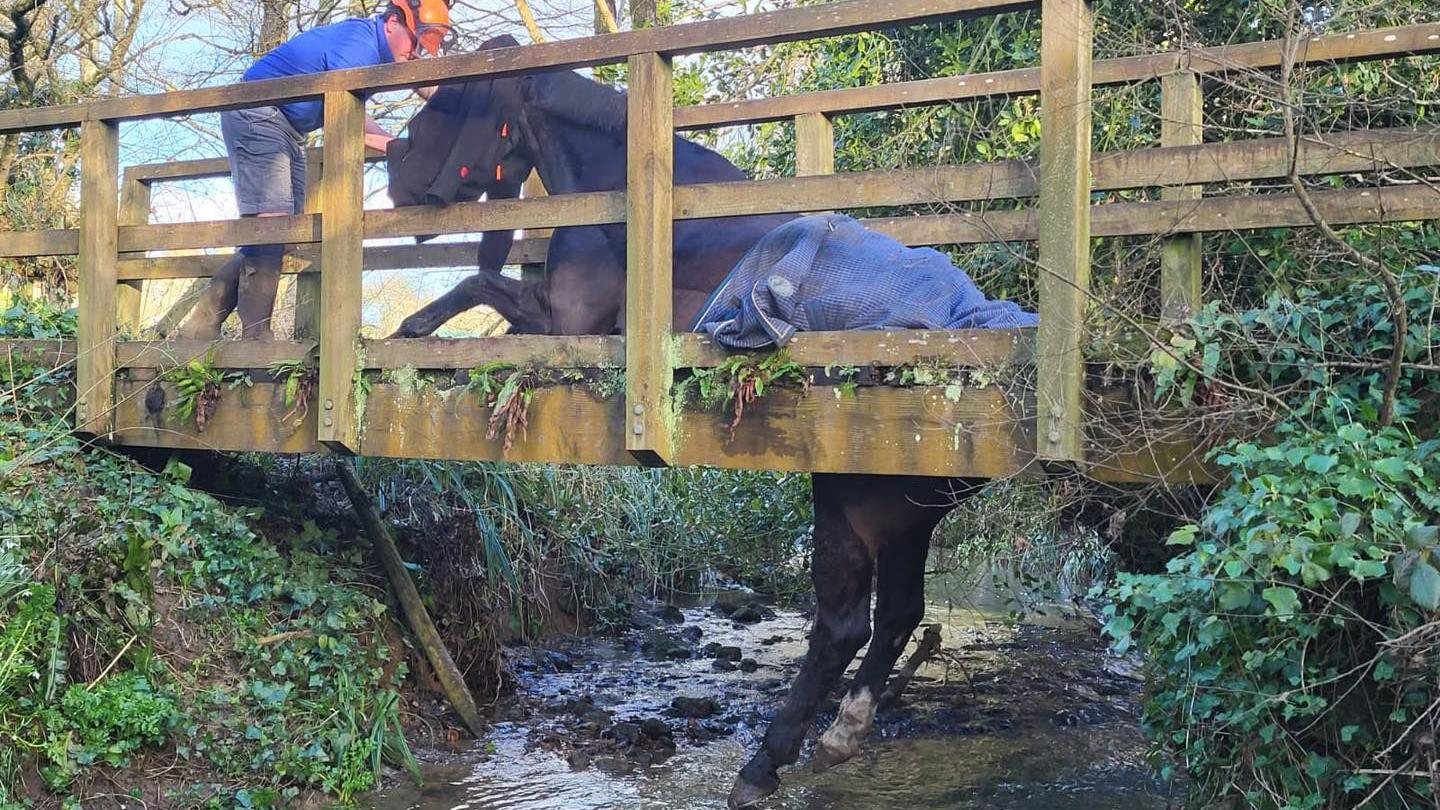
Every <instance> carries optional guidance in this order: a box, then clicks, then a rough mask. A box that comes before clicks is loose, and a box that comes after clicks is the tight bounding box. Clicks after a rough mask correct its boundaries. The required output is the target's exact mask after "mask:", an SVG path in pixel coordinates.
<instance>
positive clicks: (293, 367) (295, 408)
mask: <svg viewBox="0 0 1440 810" xmlns="http://www.w3.org/2000/svg"><path fill="white" fill-rule="evenodd" d="M269 371H270V373H271V374H272V375H274V377H275V379H276V380H278V381H281V382H282V383H283V384H284V385H285V397H284V402H285V407H286V408H287V409H288V410H287V411H286V413H285V415H284V416H283V417H281V421H289V420H291V419H295V420H296V421H303V420H304V419H305V415H306V414H307V413H309V411H310V401H311V400H312V399H314V398H315V388H316V386H317V385H319V382H320V369H319V368H318V367H317V366H316V365H315V364H314V363H312V362H310V360H308V359H304V360H279V361H276V362H274V363H271V364H270V367H269Z"/></svg>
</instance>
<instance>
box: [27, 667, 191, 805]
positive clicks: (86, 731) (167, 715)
mask: <svg viewBox="0 0 1440 810" xmlns="http://www.w3.org/2000/svg"><path fill="white" fill-rule="evenodd" d="M45 716H46V726H47V729H46V730H47V733H48V734H49V735H50V737H51V740H52V742H51V743H50V744H49V745H47V751H48V753H49V754H50V756H51V757H52V765H53V766H54V768H53V769H51V771H50V772H49V777H50V782H51V784H52V785H55V786H63V785H64V784H65V783H67V782H68V781H69V780H70V778H71V777H73V776H74V774H75V772H76V770H77V769H78V767H79V766H84V765H92V764H95V763H97V762H104V763H105V764H107V765H113V766H115V767H125V766H127V765H129V764H130V756H131V754H132V753H133V752H135V751H138V750H139V749H141V748H143V747H145V746H157V745H160V744H161V743H163V742H164V741H165V739H166V737H167V735H168V734H169V732H170V730H171V729H173V728H174V727H175V725H176V724H177V723H178V722H179V720H180V716H179V713H178V711H177V709H176V707H175V701H174V699H173V698H172V697H170V696H169V695H165V694H161V693H157V692H156V691H155V689H154V687H152V686H151V684H150V681H149V680H148V679H146V678H145V676H143V675H140V674H137V673H133V672H132V673H126V674H123V675H116V676H112V677H110V678H107V679H105V680H104V681H102V682H100V683H98V684H94V685H89V686H87V685H85V684H78V683H77V684H71V685H70V686H69V688H67V689H66V690H65V694H64V696H63V697H62V698H61V700H60V706H59V708H58V709H55V708H50V709H47V710H46V712H45Z"/></svg>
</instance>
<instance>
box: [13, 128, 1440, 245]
mask: <svg viewBox="0 0 1440 810" xmlns="http://www.w3.org/2000/svg"><path fill="white" fill-rule="evenodd" d="M1298 160H1299V166H1300V171H1301V172H1302V173H1303V174H1305V175H1327V174H1345V173H1350V172H1361V171H1367V170H1374V169H1384V168H1407V167H1408V168H1413V167H1419V166H1433V165H1440V130H1436V129H1428V128H1427V129H1409V128H1402V129H1386V130H1370V131H1359V132H1345V133H1336V134H1334V135H1327V136H1325V138H1324V140H1323V141H1320V140H1314V139H1305V140H1302V143H1301V147H1300V149H1299V153H1298ZM1289 162H1290V150H1289V148H1288V147H1287V145H1286V143H1285V139H1284V138H1264V139H1256V140H1251V141H1231V142H1226V143H1211V144H1202V145H1199V146H1169V147H1160V148H1148V149H1135V150H1126V151H1119V152H1107V153H1103V154H1099V155H1096V156H1095V158H1094V159H1093V161H1092V163H1091V175H1092V178H1093V183H1092V188H1094V189H1095V190H1099V191H1110V190H1119V189H1128V188H1142V187H1151V186H1162V185H1167V186H1168V185H1193V184H1198V183H1223V182H1239V181H1248V180H1268V179H1275V178H1279V177H1284V176H1285V175H1286V174H1287V173H1288V171H1289ZM1037 190H1038V187H1037V184H1036V180H1035V174H1034V164H1033V163H1031V162H1029V161H1019V160H1009V161H995V162H992V163H981V164H967V165H961V166H936V167H930V168H923V169H903V170H891V171H881V172H855V173H850V174H840V175H829V176H813V177H786V178H777V179H773V180H757V181H748V182H735V183H707V184H703V185H691V186H676V187H675V194H674V200H675V202H674V208H675V212H674V214H675V218H676V219H705V218H712V217H727V216H745V215H751V214H771V213H781V212H803V211H817V210H830V209H835V208H864V207H871V206H902V205H913V204H926V203H936V202H963V201H978V200H993V199H1009V198H1021V197H1030V196H1034V194H1035V193H1036V192H1037ZM624 212H625V193H624V192H622V191H610V192H596V193H589V194H565V195H556V196H551V197H539V198H536V199H530V200H496V201H494V202H476V203H461V204H458V205H451V206H447V207H445V208H433V207H430V206H410V207H406V208H397V209H378V210H371V211H366V212H365V236H366V237H367V238H385V237H404V236H410V235H412V234H417V233H426V234H449V233H470V232H474V231H475V230H476V229H477V227H478V226H479V225H480V223H484V227H486V228H490V229H497V230H498V229H510V228H516V229H519V228H525V227H531V228H552V227H562V226H566V225H595V224H603V223H613V222H621V221H623V220H624ZM319 223H320V219H319V217H318V216H317V215H313V214H297V215H294V216H288V217H266V218H263V219H241V220H225V221H217V222H196V223H177V224H168V225H129V226H121V227H120V250H122V251H127V252H139V251H146V250H173V249H184V248H203V247H214V246H230V245H258V244H270V243H275V242H287V243H291V244H305V243H313V242H317V241H319V230H320V229H319ZM35 233H39V236H34V234H35ZM55 233H56V232H51V231H47V232H18V233H10V234H0V256H31V255H38V253H37V251H36V249H35V248H36V247H37V246H41V245H47V246H50V247H52V248H58V247H62V245H60V242H61V241H62V240H61V239H59V238H58V237H56V236H55ZM32 236H34V241H33V242H32V241H31V239H30V237H32ZM62 252H63V251H62Z"/></svg>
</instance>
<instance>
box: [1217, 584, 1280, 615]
mask: <svg viewBox="0 0 1440 810" xmlns="http://www.w3.org/2000/svg"><path fill="white" fill-rule="evenodd" d="M1250 594H1251V588H1250V586H1249V585H1246V584H1244V583H1240V582H1226V583H1225V584H1223V585H1221V586H1220V609H1221V610H1239V609H1240V608H1243V607H1245V606H1246V605H1248V604H1250ZM1266 598H1267V599H1268V598H1269V597H1268V596H1267V597H1266Z"/></svg>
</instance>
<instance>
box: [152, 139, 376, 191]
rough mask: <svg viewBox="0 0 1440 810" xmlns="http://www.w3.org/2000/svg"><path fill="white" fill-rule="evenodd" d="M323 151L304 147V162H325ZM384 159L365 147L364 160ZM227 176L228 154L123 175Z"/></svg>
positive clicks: (169, 178)
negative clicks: (225, 156) (226, 156)
mask: <svg viewBox="0 0 1440 810" xmlns="http://www.w3.org/2000/svg"><path fill="white" fill-rule="evenodd" d="M324 151H325V150H323V149H321V148H320V147H318V146H317V147H311V148H309V149H306V150H305V165H307V166H310V167H315V166H323V165H325V156H324ZM384 159H385V153H383V152H381V151H379V150H377V149H370V148H368V147H367V148H366V150H365V162H366V163H379V162H381V161H383V160H384ZM229 176H230V159H229V158H223V157H218V158H199V159H196V160H172V161H169V162H167V163H142V164H139V165H136V166H128V167H126V169H125V179H126V180H127V181H134V182H139V183H164V182H178V181H181V180H210V179H214V178H217V177H229Z"/></svg>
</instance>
